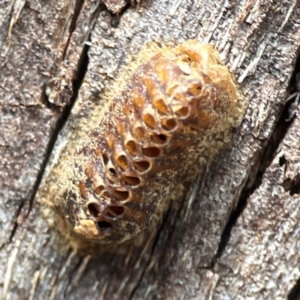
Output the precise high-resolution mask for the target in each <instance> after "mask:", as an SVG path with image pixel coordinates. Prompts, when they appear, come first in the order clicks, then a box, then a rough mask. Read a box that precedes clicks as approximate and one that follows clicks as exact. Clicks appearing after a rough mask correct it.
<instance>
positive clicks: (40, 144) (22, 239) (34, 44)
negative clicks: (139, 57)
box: [0, 0, 300, 299]
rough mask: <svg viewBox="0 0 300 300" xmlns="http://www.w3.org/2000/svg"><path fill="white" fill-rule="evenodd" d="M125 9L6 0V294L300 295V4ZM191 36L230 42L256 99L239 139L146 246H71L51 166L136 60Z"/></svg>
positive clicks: (1, 169) (2, 35) (162, 4)
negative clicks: (48, 197)
mask: <svg viewBox="0 0 300 300" xmlns="http://www.w3.org/2000/svg"><path fill="white" fill-rule="evenodd" d="M132 2H134V1H132ZM114 3H115V2H114V1H109V0H106V1H105V4H106V5H105V4H104V2H103V3H102V2H100V1H95V0H85V1H83V0H77V1H71V0H58V1H48V2H47V3H46V2H45V1H41V0H36V1H35V0H32V1H31V0H28V1H26V0H15V1H11V2H9V3H8V2H2V3H1V2H0V26H1V27H0V28H1V30H0V47H1V48H0V49H1V50H0V51H1V52H0V54H1V55H0V64H1V68H0V78H1V79H0V106H1V115H0V116H1V117H0V128H1V134H0V153H1V154H0V157H1V160H0V199H1V201H0V212H1V220H0V222H1V229H2V230H1V234H0V257H1V262H2V263H1V266H0V275H1V276H0V278H1V280H0V289H1V295H2V299H287V298H288V299H297V297H300V293H299V290H300V285H299V279H300V271H299V267H298V266H299V262H300V255H299V253H300V243H299V239H298V238H299V233H300V222H298V219H299V216H300V206H299V205H298V202H299V200H300V198H299V193H300V188H299V186H300V183H299V178H300V175H299V174H300V169H299V161H300V146H299V145H300V131H299V126H300V124H299V122H300V120H299V112H298V105H297V104H298V103H296V101H295V100H296V96H297V91H298V89H297V77H296V74H297V73H298V72H299V68H300V61H297V53H298V47H299V44H300V22H299V20H300V3H299V2H298V1H296V0H289V1H271V0H265V1H263V0H258V1H251V0H243V1H242V0H237V1H233V2H232V1H221V0H220V1H215V0H211V1H204V0H203V1H200V0H199V1H192V0H191V1H180V0H179V1H158V0H152V1H151V0H148V1H147V0H144V1H143V2H142V3H140V4H138V5H137V6H130V5H126V3H125V2H124V1H118V2H117V1H116V4H114ZM114 13H117V14H114ZM191 38H196V39H198V40H199V41H201V42H203V43H211V44H213V45H214V46H215V47H216V48H217V49H218V50H219V52H220V53H221V57H222V58H223V60H224V62H225V63H226V65H227V66H228V67H229V68H230V70H231V71H232V73H233V74H234V75H235V77H236V81H237V84H238V86H239V89H240V93H241V95H242V97H244V98H245V101H246V102H247V104H248V105H247V109H246V112H245V115H244V118H243V121H242V124H241V125H240V126H239V127H238V128H237V129H236V130H235V132H234V135H233V140H232V143H231V144H230V145H228V146H227V147H226V148H225V149H224V150H223V151H222V152H221V153H220V155H219V156H218V157H217V158H216V159H215V160H214V162H213V164H212V165H211V167H210V169H209V170H208V171H207V172H206V171H203V170H201V171H203V172H200V174H205V175H203V176H202V177H200V181H199V182H200V183H199V184H198V185H197V184H195V186H194V190H193V192H195V193H196V197H195V199H193V201H190V200H191V199H190V198H188V196H186V197H184V196H182V197H179V198H180V199H178V201H174V202H172V203H171V206H170V208H169V210H168V211H167V213H166V214H165V216H164V219H163V221H162V223H161V225H160V227H159V229H158V230H157V232H155V238H153V239H152V240H149V243H147V244H146V245H143V246H141V247H138V246H136V247H130V248H129V249H128V250H127V252H125V253H121V254H120V253H119V252H116V253H113V252H112V253H106V254H101V255H99V256H97V257H95V258H91V257H89V256H86V257H81V256H79V255H77V254H76V253H75V252H74V251H73V250H72V249H71V248H68V247H66V246H65V245H64V246H62V248H61V249H60V248H58V247H57V245H59V244H60V242H59V241H56V240H55V239H56V236H55V235H54V234H53V229H52V228H51V227H50V226H49V223H48V222H47V220H45V217H44V214H43V213H42V212H41V209H42V206H41V205H40V202H39V197H40V196H39V191H38V190H39V188H40V189H42V186H43V183H44V182H45V180H46V177H47V172H48V171H47V170H49V169H50V168H51V164H53V163H54V162H55V160H56V159H57V157H59V153H60V151H62V149H63V146H64V144H65V143H66V141H69V140H73V141H74V140H76V138H80V136H78V134H77V132H78V128H77V127H76V126H78V123H79V121H82V120H87V119H88V118H89V115H90V114H92V113H93V111H94V109H95V107H96V106H99V105H103V99H101V91H102V90H103V88H104V87H109V86H110V84H111V82H112V80H113V78H114V77H116V76H117V74H118V72H119V71H120V69H121V67H122V66H123V65H124V64H126V61H127V60H128V59H129V58H130V55H133V54H136V53H137V52H138V50H139V49H140V48H141V47H142V45H144V44H145V43H146V42H148V41H157V42H172V43H176V44H177V43H179V42H182V41H185V40H187V39H191ZM293 93H295V95H294V97H291V98H290V99H289V100H288V101H287V99H288V95H289V94H293ZM80 124H82V122H81V123H80ZM83 126H84V125H83ZM75 128H76V130H75ZM82 132H84V131H82ZM42 178H44V179H43V180H42ZM54 245H56V246H54Z"/></svg>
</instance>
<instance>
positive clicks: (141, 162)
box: [87, 100, 190, 232]
mask: <svg viewBox="0 0 300 300" xmlns="http://www.w3.org/2000/svg"><path fill="white" fill-rule="evenodd" d="M157 102H158V104H157V105H156V108H157V110H158V112H159V113H160V114H165V115H166V114H172V112H171V111H170V110H169V108H168V107H167V106H166V105H165V103H164V102H163V100H159V101H157ZM189 114H190V110H189V107H187V106H182V107H181V108H180V109H178V110H177V111H175V117H171V118H170V117H169V118H163V119H162V120H161V122H160V124H161V128H159V126H158V122H157V121H156V119H155V117H154V116H153V115H152V114H151V113H149V112H148V113H145V114H143V117H142V119H143V123H144V126H145V127H146V128H147V130H145V128H144V127H142V126H138V127H136V128H135V130H134V133H135V136H136V141H134V140H133V139H129V140H127V141H126V142H125V150H126V153H128V154H129V155H130V156H133V157H141V156H143V159H141V158H139V159H135V158H133V159H132V160H131V161H132V166H133V169H134V171H133V172H132V171H131V172H129V171H130V169H131V167H130V163H129V160H128V159H127V157H126V153H125V152H123V153H122V154H121V155H119V156H117V157H116V163H117V165H118V167H120V169H122V171H123V172H122V174H121V176H120V178H118V175H117V172H116V170H115V168H114V166H113V164H112V163H111V161H110V159H109V158H108V157H107V156H106V154H104V153H102V160H103V164H104V167H105V169H106V174H107V176H106V178H107V180H108V183H109V185H114V184H115V183H116V182H117V183H120V179H121V182H122V185H125V186H130V187H131V188H136V187H138V186H139V185H140V183H141V179H140V177H139V175H138V174H137V172H138V173H140V174H141V175H142V174H146V173H147V172H149V171H150V169H151V162H150V161H149V160H148V159H147V158H149V159H153V158H156V157H158V156H159V155H160V154H161V147H163V146H165V145H166V144H167V142H168V137H167V135H166V134H164V133H156V132H153V131H157V129H159V130H160V131H161V130H163V131H164V132H165V133H172V132H174V131H175V130H176V129H177V128H178V119H186V118H187V117H188V116H189ZM149 130H150V132H149ZM149 138H150V142H151V143H153V144H155V145H151V146H146V147H143V146H141V145H140V144H139V143H138V141H141V142H143V141H145V140H148V139H149ZM148 142H149V141H148ZM94 191H95V193H96V194H98V195H100V196H101V197H104V198H111V197H113V198H114V199H116V200H117V201H120V202H124V201H129V200H130V192H129V191H128V190H127V189H124V188H121V189H120V188H113V187H111V188H110V192H109V191H107V190H106V189H105V187H104V186H103V185H100V186H98V187H96V188H95V190H94ZM87 208H88V211H89V213H90V214H91V215H92V216H93V217H94V218H96V219H97V225H98V227H99V229H100V231H101V232H106V231H108V230H109V229H110V228H111V227H112V223H111V221H113V220H116V219H117V218H118V217H120V216H121V215H123V213H124V211H125V208H124V207H123V206H122V205H107V206H106V210H105V212H104V214H103V215H102V214H101V210H100V206H99V204H98V203H95V202H92V203H89V204H88V206H87ZM101 215H102V217H104V218H105V219H106V220H100V221H99V218H100V216H101ZM109 221H110V222H109Z"/></svg>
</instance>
